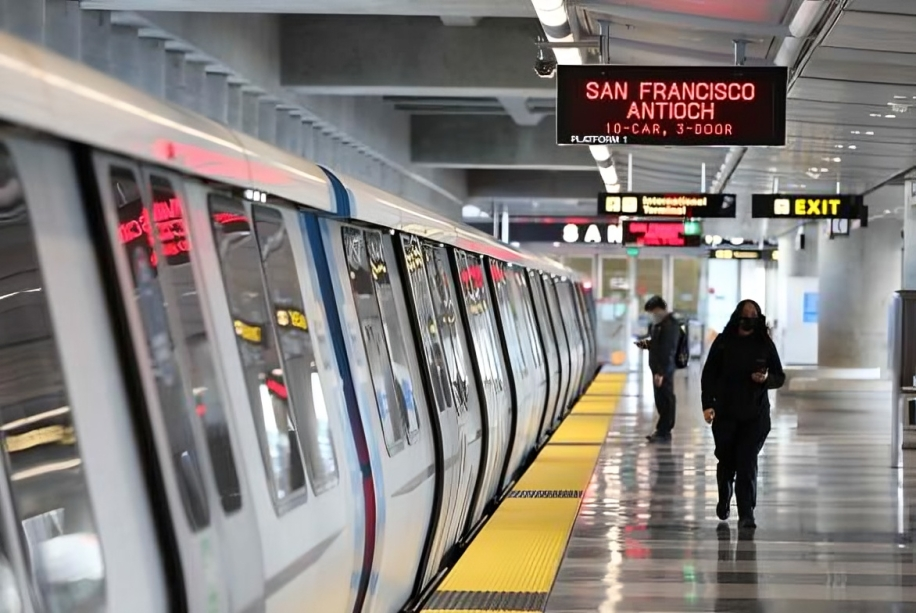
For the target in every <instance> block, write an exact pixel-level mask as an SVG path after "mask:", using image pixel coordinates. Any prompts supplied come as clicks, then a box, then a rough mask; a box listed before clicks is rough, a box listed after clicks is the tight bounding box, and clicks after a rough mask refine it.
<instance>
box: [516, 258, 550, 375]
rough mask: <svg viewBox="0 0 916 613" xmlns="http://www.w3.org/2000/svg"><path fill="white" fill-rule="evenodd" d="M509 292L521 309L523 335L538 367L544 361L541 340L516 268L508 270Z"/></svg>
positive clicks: (520, 274)
mask: <svg viewBox="0 0 916 613" xmlns="http://www.w3.org/2000/svg"><path fill="white" fill-rule="evenodd" d="M508 277H509V292H510V294H512V295H513V301H514V302H515V303H516V304H518V306H519V308H518V310H519V311H521V317H520V321H521V325H522V328H523V329H524V334H525V335H526V336H525V337H526V338H528V339H529V342H530V343H531V345H532V348H531V351H532V357H533V359H534V365H535V367H536V368H540V367H541V365H542V364H543V363H544V357H543V355H542V353H541V342H540V340H539V339H538V335H537V332H536V330H537V327H536V326H535V325H534V314H533V313H532V312H531V306H532V305H531V301H530V300H529V294H528V288H527V285H526V281H525V276H524V274H522V272H521V271H520V270H519V269H518V268H512V269H510V270H509V275H508Z"/></svg>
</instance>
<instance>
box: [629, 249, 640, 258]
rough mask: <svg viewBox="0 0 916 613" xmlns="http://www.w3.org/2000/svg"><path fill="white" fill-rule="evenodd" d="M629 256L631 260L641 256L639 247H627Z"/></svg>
mask: <svg viewBox="0 0 916 613" xmlns="http://www.w3.org/2000/svg"><path fill="white" fill-rule="evenodd" d="M627 255H628V256H630V257H631V258H635V257H636V256H638V255H639V247H627Z"/></svg>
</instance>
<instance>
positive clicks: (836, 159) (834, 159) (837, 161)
mask: <svg viewBox="0 0 916 613" xmlns="http://www.w3.org/2000/svg"><path fill="white" fill-rule="evenodd" d="M833 161H834V162H836V163H837V164H839V163H840V162H842V161H843V158H833Z"/></svg>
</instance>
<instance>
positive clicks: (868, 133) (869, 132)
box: [865, 130, 875, 136]
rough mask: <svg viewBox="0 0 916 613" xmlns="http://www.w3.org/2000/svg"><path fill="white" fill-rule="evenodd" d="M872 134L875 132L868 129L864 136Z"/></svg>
mask: <svg viewBox="0 0 916 613" xmlns="http://www.w3.org/2000/svg"><path fill="white" fill-rule="evenodd" d="M874 135H875V133H874V132H872V131H871V130H869V131H868V132H866V133H865V136H874Z"/></svg>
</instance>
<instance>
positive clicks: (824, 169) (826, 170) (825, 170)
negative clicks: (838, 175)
mask: <svg viewBox="0 0 916 613" xmlns="http://www.w3.org/2000/svg"><path fill="white" fill-rule="evenodd" d="M821 172H830V169H829V168H821Z"/></svg>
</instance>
